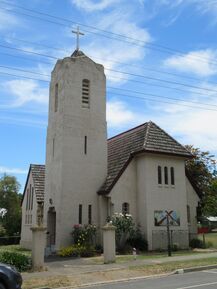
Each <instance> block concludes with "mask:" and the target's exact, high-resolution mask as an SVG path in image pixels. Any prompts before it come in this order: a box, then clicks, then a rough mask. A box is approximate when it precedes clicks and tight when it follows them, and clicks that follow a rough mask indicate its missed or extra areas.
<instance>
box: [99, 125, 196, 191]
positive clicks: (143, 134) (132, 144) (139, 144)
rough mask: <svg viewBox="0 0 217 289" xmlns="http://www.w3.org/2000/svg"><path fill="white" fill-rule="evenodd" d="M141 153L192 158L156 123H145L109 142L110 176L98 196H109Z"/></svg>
mask: <svg viewBox="0 0 217 289" xmlns="http://www.w3.org/2000/svg"><path fill="white" fill-rule="evenodd" d="M141 152H146V153H158V154H166V155H174V156H181V157H185V158H191V157H192V154H191V153H190V152H189V151H187V149H186V148H185V147H183V146H182V145H181V144H180V143H178V142H177V141H176V140H175V139H173V138H172V137H171V136H170V135H168V134H167V133H166V132H165V131H164V130H162V129H161V128H160V127H159V126H157V125H156V124H155V123H153V122H151V121H150V122H147V123H144V124H142V125H140V126H137V127H135V128H133V129H131V130H128V131H126V132H124V133H121V134H119V135H117V136H115V137H112V138H110V139H109V140H108V175H107V179H106V181H105V183H104V184H103V186H102V187H101V188H100V190H99V191H98V194H108V193H109V192H110V191H111V189H112V188H113V186H114V185H115V183H116V182H117V181H118V179H119V178H120V176H121V175H122V173H123V172H124V170H125V169H126V167H127V166H128V164H129V162H130V161H131V159H132V158H133V156H134V155H135V154H137V153H141Z"/></svg>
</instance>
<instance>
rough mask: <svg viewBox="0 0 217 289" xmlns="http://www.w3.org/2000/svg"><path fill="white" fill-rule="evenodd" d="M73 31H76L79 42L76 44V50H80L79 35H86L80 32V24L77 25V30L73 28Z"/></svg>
mask: <svg viewBox="0 0 217 289" xmlns="http://www.w3.org/2000/svg"><path fill="white" fill-rule="evenodd" d="M72 33H75V34H76V36H77V44H76V50H79V36H80V35H84V33H82V32H80V30H79V26H77V31H75V30H72Z"/></svg>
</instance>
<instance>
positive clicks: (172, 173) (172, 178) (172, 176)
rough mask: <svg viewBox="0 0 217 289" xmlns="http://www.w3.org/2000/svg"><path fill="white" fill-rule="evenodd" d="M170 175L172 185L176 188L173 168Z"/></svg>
mask: <svg viewBox="0 0 217 289" xmlns="http://www.w3.org/2000/svg"><path fill="white" fill-rule="evenodd" d="M170 175H171V185H172V186H174V185H175V173H174V168H173V167H171V168H170Z"/></svg>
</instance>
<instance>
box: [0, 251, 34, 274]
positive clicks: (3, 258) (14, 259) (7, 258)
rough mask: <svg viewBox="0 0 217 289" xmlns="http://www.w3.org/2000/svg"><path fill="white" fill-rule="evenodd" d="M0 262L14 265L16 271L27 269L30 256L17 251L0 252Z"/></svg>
mask: <svg viewBox="0 0 217 289" xmlns="http://www.w3.org/2000/svg"><path fill="white" fill-rule="evenodd" d="M0 262H2V263H6V264H8V265H11V266H14V267H16V269H17V270H18V271H27V270H29V269H30V268H31V258H30V257H29V256H26V255H24V254H21V253H17V252H10V251H2V252H0Z"/></svg>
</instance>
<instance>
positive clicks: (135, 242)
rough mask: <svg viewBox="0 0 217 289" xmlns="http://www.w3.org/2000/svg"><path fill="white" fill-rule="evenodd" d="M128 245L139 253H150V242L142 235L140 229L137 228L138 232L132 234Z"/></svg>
mask: <svg viewBox="0 0 217 289" xmlns="http://www.w3.org/2000/svg"><path fill="white" fill-rule="evenodd" d="M127 243H128V244H130V246H132V247H133V248H136V249H137V250H139V251H142V252H145V251H148V242H147V240H146V239H145V237H144V236H143V234H142V233H141V231H140V228H139V227H137V228H136V230H135V231H134V232H132V234H131V236H130V237H129V238H128V240H127Z"/></svg>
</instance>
